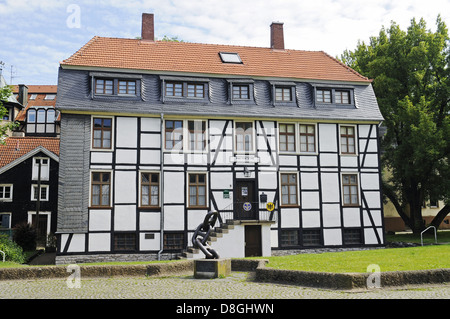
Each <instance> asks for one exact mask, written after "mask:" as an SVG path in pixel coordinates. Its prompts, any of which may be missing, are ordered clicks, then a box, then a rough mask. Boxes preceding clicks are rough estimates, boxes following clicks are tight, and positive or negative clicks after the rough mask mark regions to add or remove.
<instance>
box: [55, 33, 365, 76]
mask: <svg viewBox="0 0 450 319" xmlns="http://www.w3.org/2000/svg"><path fill="white" fill-rule="evenodd" d="M219 52H230V53H238V54H239V57H240V58H241V60H242V64H240V63H239V64H238V63H223V62H222V60H221V58H220V55H219ZM61 66H62V67H63V68H64V66H79V67H98V68H114V69H133V70H145V71H156V72H185V73H201V74H216V75H227V76H230V75H231V76H247V77H248V76H251V77H269V78H292V79H304V80H326V81H344V82H357V83H361V82H362V83H370V80H369V79H368V78H366V77H364V76H362V75H361V74H359V73H357V72H356V71H354V70H352V69H351V68H349V67H347V66H346V65H344V64H343V63H341V62H340V61H338V60H337V59H335V58H333V57H331V56H330V55H328V54H326V53H325V52H322V51H301V50H275V49H271V48H261V47H245V46H232V45H215V44H201V43H189V42H168V41H145V40H140V39H122V38H107V37H98V36H95V37H94V38H92V39H91V40H90V41H89V42H88V43H87V44H85V45H84V46H83V47H82V48H81V49H80V50H78V51H77V52H76V53H75V54H73V55H72V56H71V57H69V58H68V59H66V60H64V61H62V62H61Z"/></svg>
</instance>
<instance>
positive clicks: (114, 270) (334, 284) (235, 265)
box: [0, 259, 450, 290]
mask: <svg viewBox="0 0 450 319" xmlns="http://www.w3.org/2000/svg"><path fill="white" fill-rule="evenodd" d="M268 262H269V261H268V260H267V259H254V260H252V259H232V260H231V270H232V271H242V272H255V280H256V281H259V282H271V283H279V284H289V285H298V286H303V287H311V288H325V289H337V290H352V289H368V287H367V279H368V277H369V276H370V275H372V274H374V273H326V272H312V271H297V270H284V269H273V268H270V267H266V265H267V264H268ZM78 266H79V267H80V271H81V277H82V278H83V277H84V278H86V277H91V278H94V277H130V276H154V277H158V276H173V275H184V274H186V275H189V274H193V271H194V261H193V260H183V261H176V262H169V263H154V264H148V265H145V264H142V265H82V264H80V265H78ZM72 273H73V270H68V268H67V267H66V266H43V267H23V268H0V280H31V279H50V278H68V277H69V276H70V275H71V274H72ZM449 282H450V268H445V269H435V270H416V271H391V272H381V273H380V277H379V283H380V287H381V288H383V287H396V286H397V287H398V286H407V285H423V284H443V283H449Z"/></svg>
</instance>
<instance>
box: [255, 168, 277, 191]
mask: <svg viewBox="0 0 450 319" xmlns="http://www.w3.org/2000/svg"><path fill="white" fill-rule="evenodd" d="M277 174H278V173H277V172H268V171H264V172H259V176H258V183H259V188H269V189H276V188H277Z"/></svg>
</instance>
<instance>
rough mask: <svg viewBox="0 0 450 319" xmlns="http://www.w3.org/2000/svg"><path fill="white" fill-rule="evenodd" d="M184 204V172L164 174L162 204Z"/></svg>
mask: <svg viewBox="0 0 450 319" xmlns="http://www.w3.org/2000/svg"><path fill="white" fill-rule="evenodd" d="M184 202H185V198H184V172H179V173H178V172H164V203H184Z"/></svg>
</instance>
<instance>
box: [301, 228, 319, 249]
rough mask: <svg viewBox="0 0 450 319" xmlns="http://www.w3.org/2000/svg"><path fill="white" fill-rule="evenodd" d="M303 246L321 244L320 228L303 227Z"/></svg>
mask: <svg viewBox="0 0 450 319" xmlns="http://www.w3.org/2000/svg"><path fill="white" fill-rule="evenodd" d="M302 239H303V246H321V245H322V235H321V233H320V229H303V231H302Z"/></svg>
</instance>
